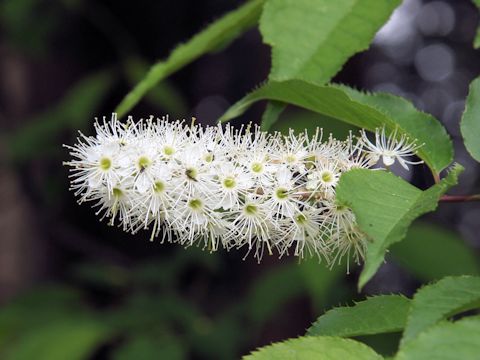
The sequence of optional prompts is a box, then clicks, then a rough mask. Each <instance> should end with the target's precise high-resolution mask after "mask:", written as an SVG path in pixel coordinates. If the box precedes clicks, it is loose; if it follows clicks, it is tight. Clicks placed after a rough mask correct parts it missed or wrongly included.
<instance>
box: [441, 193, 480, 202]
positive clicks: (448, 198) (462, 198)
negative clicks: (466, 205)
mask: <svg viewBox="0 0 480 360" xmlns="http://www.w3.org/2000/svg"><path fill="white" fill-rule="evenodd" d="M440 201H441V202H467V201H480V194H476V195H443V196H442V197H440Z"/></svg>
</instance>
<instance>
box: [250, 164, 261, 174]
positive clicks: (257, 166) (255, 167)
mask: <svg viewBox="0 0 480 360" xmlns="http://www.w3.org/2000/svg"><path fill="white" fill-rule="evenodd" d="M252 171H253V172H255V173H260V172H262V171H263V165H262V164H261V163H259V162H254V163H253V164H252Z"/></svg>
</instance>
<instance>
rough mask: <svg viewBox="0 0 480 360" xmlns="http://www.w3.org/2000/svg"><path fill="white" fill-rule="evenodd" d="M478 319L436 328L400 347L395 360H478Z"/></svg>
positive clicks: (479, 331)
mask: <svg viewBox="0 0 480 360" xmlns="http://www.w3.org/2000/svg"><path fill="white" fill-rule="evenodd" d="M479 339H480V318H478V317H477V318H475V317H472V318H466V319H462V320H459V321H456V322H454V323H448V322H446V323H441V324H438V325H435V326H433V327H431V328H429V329H428V330H426V331H425V332H423V333H422V334H420V335H419V336H418V337H416V338H415V339H413V340H412V341H410V342H408V343H407V344H405V346H402V347H401V348H400V350H399V352H398V354H397V356H396V357H395V360H432V359H442V360H459V359H462V360H477V359H478V358H479V354H480V341H479Z"/></svg>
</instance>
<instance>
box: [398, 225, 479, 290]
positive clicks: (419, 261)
mask: <svg viewBox="0 0 480 360" xmlns="http://www.w3.org/2000/svg"><path fill="white" fill-rule="evenodd" d="M391 254H392V256H393V258H394V259H395V260H396V261H397V262H398V263H399V264H400V265H402V267H403V268H405V269H406V270H408V271H409V272H410V273H411V274H412V275H414V276H415V277H417V278H418V279H419V280H422V281H432V280H440V279H441V278H442V277H444V276H448V275H479V274H480V268H479V263H478V259H477V258H476V256H475V254H474V253H473V252H472V249H471V248H469V247H468V246H467V245H466V244H465V242H464V241H463V240H462V238H460V237H459V236H458V234H456V233H454V232H452V231H449V230H447V229H445V228H442V227H439V226H435V225H431V224H427V223H417V224H414V225H413V226H412V227H411V228H410V229H409V230H408V234H407V236H406V238H405V239H404V240H402V241H401V242H399V243H397V244H395V245H393V246H392V248H391ZM425 254H435V256H425Z"/></svg>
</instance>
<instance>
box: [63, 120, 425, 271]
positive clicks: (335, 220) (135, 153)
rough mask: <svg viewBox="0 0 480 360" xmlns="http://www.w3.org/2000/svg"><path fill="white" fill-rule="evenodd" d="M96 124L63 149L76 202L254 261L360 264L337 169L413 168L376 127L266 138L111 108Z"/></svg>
mask: <svg viewBox="0 0 480 360" xmlns="http://www.w3.org/2000/svg"><path fill="white" fill-rule="evenodd" d="M95 130H96V133H97V134H96V136H95V137H92V136H85V135H83V134H80V137H79V138H78V142H77V144H76V145H74V146H66V147H67V148H68V149H70V155H71V157H72V158H73V159H72V160H70V161H68V162H65V165H67V166H69V167H70V170H71V189H72V190H73V191H74V192H75V195H76V196H77V197H78V201H79V203H83V202H86V201H88V202H92V203H93V207H94V208H96V209H97V210H96V211H97V214H98V215H99V216H100V217H101V219H104V218H108V220H109V223H110V224H111V225H113V224H118V225H120V226H121V227H122V228H123V230H125V231H127V232H131V233H136V232H137V231H139V230H142V229H149V230H150V231H151V239H152V240H153V239H154V238H156V237H160V239H161V241H162V242H163V241H165V240H167V241H169V242H178V243H180V244H182V245H186V246H189V245H198V244H201V245H203V246H204V247H206V248H208V249H209V250H210V251H215V250H217V249H218V248H219V247H223V248H226V249H231V248H242V247H243V248H246V249H247V253H250V252H253V254H254V256H255V257H256V258H257V259H258V260H260V259H261V258H262V256H263V254H264V253H265V251H266V252H268V253H269V254H272V253H273V252H274V251H277V252H278V254H279V255H287V254H293V255H295V256H298V257H300V258H303V257H305V256H318V257H319V258H320V259H325V260H327V262H330V261H332V260H339V259H340V258H342V257H343V256H349V255H353V256H354V258H355V260H356V261H357V262H359V261H360V260H361V259H362V258H363V255H364V251H365V247H366V244H367V240H366V237H365V236H364V234H363V233H362V232H361V231H360V229H359V228H358V226H357V224H356V220H355V215H354V214H353V212H352V211H351V210H350V209H348V208H346V207H344V206H340V205H338V204H337V203H336V199H335V188H336V185H337V183H338V181H339V179H340V176H341V174H342V173H343V172H345V171H348V170H350V169H353V168H372V167H374V166H375V165H376V163H377V162H378V161H379V159H380V158H382V157H383V162H385V157H386V156H388V164H387V165H391V164H392V162H394V161H395V160H396V159H397V160H398V161H399V162H400V164H401V165H402V166H406V165H407V164H414V162H411V161H408V160H406V158H405V157H408V156H411V155H414V153H415V150H416V145H414V144H413V143H411V142H409V141H407V139H406V138H405V137H402V138H401V139H400V140H399V141H400V142H397V140H396V139H395V137H390V138H387V137H386V135H385V130H384V129H383V130H379V131H377V142H379V143H378V144H374V143H372V142H370V140H368V138H367V137H366V135H365V133H362V136H361V137H360V138H359V139H357V138H354V137H353V136H352V135H350V136H349V137H348V139H347V140H345V141H339V140H336V139H334V138H333V137H332V136H330V137H328V138H327V139H326V140H325V141H323V142H322V132H321V131H320V130H317V131H316V132H315V133H314V134H307V132H304V133H299V134H295V133H294V132H293V131H290V132H289V134H288V135H282V134H280V133H274V134H268V133H266V132H261V131H259V129H258V128H257V127H253V128H252V127H251V126H247V127H246V128H241V129H239V130H235V129H233V128H232V127H230V126H229V125H226V126H225V127H222V126H220V125H218V126H215V127H205V128H204V127H201V126H199V125H194V124H187V123H185V122H183V121H175V122H169V121H168V119H166V118H163V119H153V118H150V119H148V120H140V121H138V122H136V123H135V122H133V120H132V119H131V118H129V120H128V121H127V122H126V123H121V122H120V121H118V120H117V117H116V115H115V114H113V116H112V119H111V120H110V121H107V120H106V119H105V118H103V121H102V122H101V123H100V122H98V121H97V122H96V123H95ZM379 134H381V136H379ZM394 136H395V134H394ZM385 144H386V145H385ZM384 145H385V146H384ZM386 148H387V150H388V154H386V153H385V149H386Z"/></svg>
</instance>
